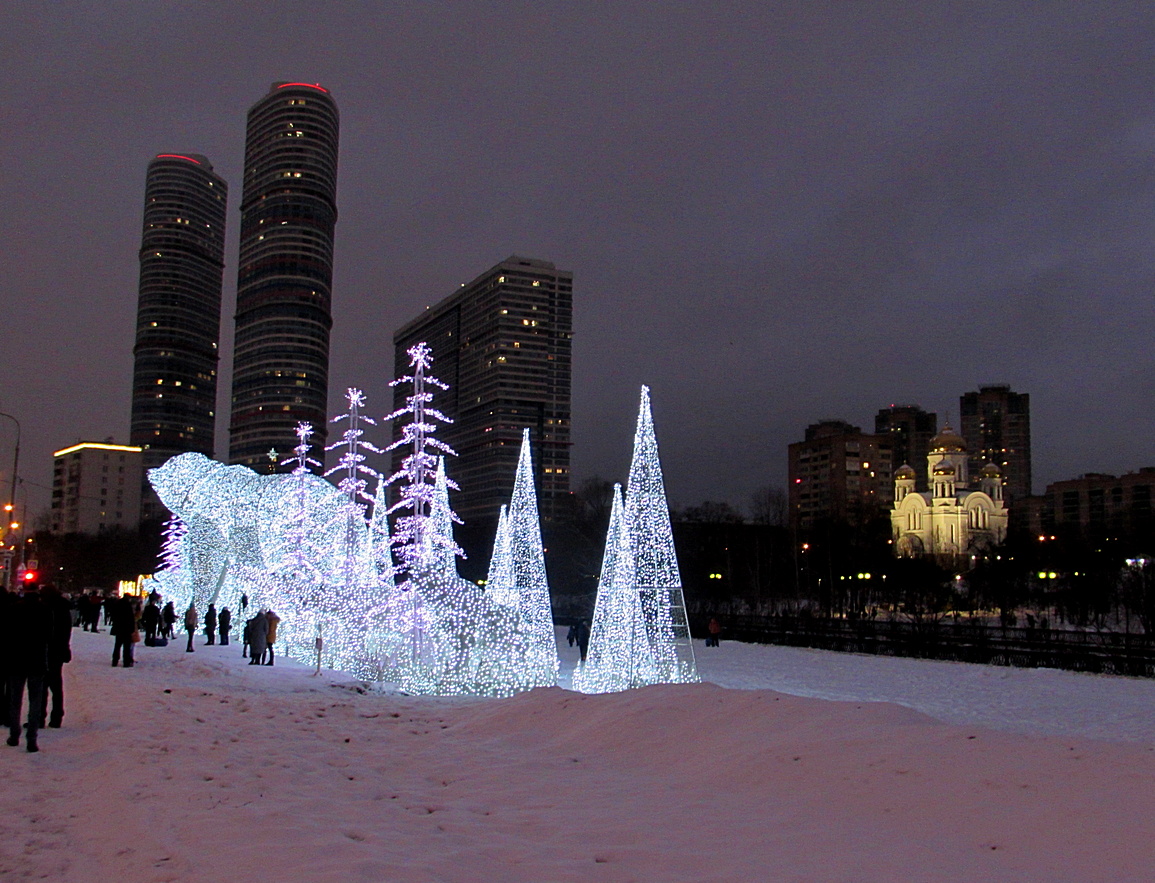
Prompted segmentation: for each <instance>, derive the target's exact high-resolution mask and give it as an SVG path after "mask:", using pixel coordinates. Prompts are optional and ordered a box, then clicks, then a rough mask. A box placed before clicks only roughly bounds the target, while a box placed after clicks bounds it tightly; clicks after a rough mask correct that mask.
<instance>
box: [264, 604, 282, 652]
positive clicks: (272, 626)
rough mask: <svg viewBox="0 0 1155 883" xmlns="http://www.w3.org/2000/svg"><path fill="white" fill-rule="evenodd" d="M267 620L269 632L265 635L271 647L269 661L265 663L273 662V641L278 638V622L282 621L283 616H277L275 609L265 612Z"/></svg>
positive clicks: (266, 641)
mask: <svg viewBox="0 0 1155 883" xmlns="http://www.w3.org/2000/svg"><path fill="white" fill-rule="evenodd" d="M265 621H266V622H268V624H269V633H268V635H267V636H266V637H265V643H266V644H267V645H268V648H269V661H268V662H266V663H265V665H272V664H273V643H274V642H275V641H276V640H277V623H279V622H280V621H281V617H279V616H277V614H275V613H274V612H273V611H271V610H270V611H269V612H268V613H266V614H265Z"/></svg>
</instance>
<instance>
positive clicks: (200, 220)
mask: <svg viewBox="0 0 1155 883" xmlns="http://www.w3.org/2000/svg"><path fill="white" fill-rule="evenodd" d="M227 199H228V187H227V185H226V184H225V182H224V180H223V179H222V178H220V177H219V176H218V175H216V174H214V173H213V167H212V164H211V163H209V161H208V160H207V159H206V158H205V157H203V156H201V155H200V154H196V153H189V154H175V153H162V154H160V155H158V156H157V157H156V158H155V159H153V160H152V161H151V162H150V163H149V164H148V174H147V177H146V179H145V194H144V233H143V236H142V237H141V247H140V299H139V304H138V308H137V317H136V346H135V347H134V348H133V355H134V359H135V362H134V369H133V378H132V423H131V427H130V430H129V440H130V442H131V443H132V444H133V445H138V446H140V447H141V448H143V449H144V455H143V465H144V467H145V468H146V469H147V468H150V467H152V466H157V465H159V464H161V463H163V462H164V461H165V460H167V459H168V458H169V457H172V456H174V455H176V454H180V453H183V452H185V451H197V452H199V453H202V454H205V455H206V456H209V457H211V456H212V455H213V431H214V429H215V426H216V418H215V410H216V395H217V359H218V350H217V346H218V340H219V336H220V325H221V274H222V272H223V270H224V245H225V204H226V202H227ZM150 503H155V500H154V499H153V498H152V497H151V495H147V494H146V497H145V505H146V512H145V517H149V516H150V515H153V514H155V512H154V511H152V508H151V507H150V505H149V504H150Z"/></svg>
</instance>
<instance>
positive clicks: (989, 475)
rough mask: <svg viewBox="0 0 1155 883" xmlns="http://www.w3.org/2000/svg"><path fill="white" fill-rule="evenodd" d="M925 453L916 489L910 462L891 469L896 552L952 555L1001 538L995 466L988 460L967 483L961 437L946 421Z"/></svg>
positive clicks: (1003, 517)
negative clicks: (923, 483) (921, 483)
mask: <svg viewBox="0 0 1155 883" xmlns="http://www.w3.org/2000/svg"><path fill="white" fill-rule="evenodd" d="M926 459H927V477H928V479H929V484H930V488H931V489H930V490H929V491H923V492H918V491H915V489H914V482H915V471H914V469H913V467H911V466H910V465H909V464H908V465H905V466H902V467H900V468H899V469H898V470H897V471H896V472H895V473H894V508H893V509H892V510H891V513H890V524H891V532H892V533H893V536H894V550H895V554H897V555H899V556H902V557H912V556H919V555H932V556H935V557H937V558H951V557H958V556H963V555H970V554H972V553H974V552H976V551H978V550H980V549H984V548H987V547H989V546H993V545H995V544H996V543H1000V542H1002V541H1003V539H1005V538H1006V535H1007V508H1006V506H1005V504H1004V503H1003V477H1002V473H1001V472H999V468H998V467H997V466H996V465H995V464H993V463H988V464H987V465H986V466H984V467H983V469H982V472H981V473H980V475H979V481H978V484H977V486H974V487H972V486H971V484H970V482H969V480H968V478H969V476H968V475H967V451H966V443H965V442H964V441H963V440H962V437H961V436H959V435H957V434H956V433H955V432H954V431H953V430H952V429H951V428H950V427H949V426H948V427H944V428H943V431H942V432H940V433H939V434H938V435H936V436H935V437H934V438H933V439H931V443H930V453H929V454H928V455H927V458H926Z"/></svg>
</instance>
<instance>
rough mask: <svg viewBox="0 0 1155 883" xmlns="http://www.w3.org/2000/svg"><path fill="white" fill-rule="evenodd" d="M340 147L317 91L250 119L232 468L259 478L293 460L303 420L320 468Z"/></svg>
mask: <svg viewBox="0 0 1155 883" xmlns="http://www.w3.org/2000/svg"><path fill="white" fill-rule="evenodd" d="M337 136H338V115H337V105H336V104H335V103H334V101H333V98H332V96H331V95H330V94H329V91H328V90H327V89H323V88H322V87H320V86H317V85H311V84H308V83H274V84H273V86H272V88H270V89H269V92H268V94H267V95H265V97H264V98H262V99H261V100H260V101H258V102H257V103H256V104H254V105H253V106H252V108H250V110H249V117H248V126H247V128H246V131H245V171H244V192H243V194H242V197H241V247H240V257H239V262H238V263H239V269H238V274H237V316H236V322H237V324H236V338H235V341H234V344H233V346H234V350H233V353H234V354H233V395H232V420H231V422H230V424H229V462H230V463H240V464H242V465H245V466H249V467H250V468H253V469H256V470H258V471H261V472H269V471H271V469H272V468H273V463H274V461H275V460H279V459H284V458H285V457H286V456H288V454H289V452H290V451H291V450H292V449H293V447H294V446H295V445H296V443H297V438H296V434H295V430H296V426H297V423H299V422H300V421H308V422H309V423H312V424H313V427H314V429H315V432H314V434H313V437H312V440H313V442H314V444H315V448H314V450H313V456H314V457H315V458H316V459H318V460H323V459H324V453H323V450H322V448H323V446H324V444H325V439H326V435H327V427H328V410H327V401H326V396H327V392H328V385H329V329H330V327H331V326H332V318H331V315H330V297H331V286H332V279H333V228H334V225H335V224H336V221H337V201H336V193H337ZM273 451H275V452H276V454H275V455H273V454H271V452H273Z"/></svg>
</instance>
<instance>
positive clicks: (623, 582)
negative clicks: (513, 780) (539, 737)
mask: <svg viewBox="0 0 1155 883" xmlns="http://www.w3.org/2000/svg"><path fill="white" fill-rule="evenodd" d="M624 509H625V507H624V505H623V503H622V486H621V485H620V484H615V485H614V498H613V506H612V508H611V510H610V524H609V528H608V530H607V531H606V551H605V554H604V556H603V558H602V570H601V577H600V579H599V580H598V595H597V601H596V603H595V605H594V619H593V625H592V627H591V629H590V644H589V653H588V654H587V655H586V660H585V662H584V663H582V664H581V665H580V666H579V668H578V669H577V671H575V672H574V679H573V684H574V689H575V690H579V691H581V692H582V693H613V692H617V691H619V690H628V689H630V688H631V687H641V686H645V685H646V684H652V683H655V682H656V675H657V667H656V665H655V663H654V654H653V651H652V649H651V647H650V639H649V635H648V631H647V628H646V620H645V614H644V613H643V611H642V602H641V597H640V595H639V594H638V588H637V581H636V579H635V573H634V558H633V554H632V551H631V542H630V530H629V525H628V524H627V523H626V518H625V511H624Z"/></svg>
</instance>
